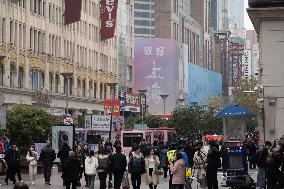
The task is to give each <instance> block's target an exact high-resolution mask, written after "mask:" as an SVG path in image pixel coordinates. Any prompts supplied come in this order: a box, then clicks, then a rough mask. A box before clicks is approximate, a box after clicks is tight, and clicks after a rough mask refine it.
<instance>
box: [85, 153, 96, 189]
mask: <svg viewBox="0 0 284 189" xmlns="http://www.w3.org/2000/svg"><path fill="white" fill-rule="evenodd" d="M98 167H99V163H98V159H97V158H96V157H95V156H94V151H91V152H90V153H89V155H88V156H87V157H86V159H85V173H86V175H87V185H89V186H90V189H94V183H95V177H96V173H97V168H98Z"/></svg>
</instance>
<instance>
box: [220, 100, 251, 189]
mask: <svg viewBox="0 0 284 189" xmlns="http://www.w3.org/2000/svg"><path fill="white" fill-rule="evenodd" d="M255 115H256V114H255V113H254V112H251V111H249V110H247V109H245V108H243V107H241V106H239V105H237V104H230V105H228V106H226V107H225V108H224V109H222V110H220V111H219V112H218V113H217V114H216V117H217V118H222V119H223V132H224V145H223V147H222V156H223V169H224V171H226V185H227V186H228V187H231V188H237V189H245V188H247V189H250V188H255V183H254V181H253V179H252V178H251V177H250V176H249V174H248V168H247V167H248V166H247V161H246V148H245V146H244V141H245V139H246V119H247V118H248V117H251V116H255Z"/></svg>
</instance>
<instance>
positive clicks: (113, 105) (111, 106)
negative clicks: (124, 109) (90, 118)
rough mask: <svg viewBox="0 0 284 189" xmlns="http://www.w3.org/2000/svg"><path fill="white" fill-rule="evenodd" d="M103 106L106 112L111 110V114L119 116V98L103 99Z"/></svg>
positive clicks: (108, 112)
mask: <svg viewBox="0 0 284 189" xmlns="http://www.w3.org/2000/svg"><path fill="white" fill-rule="evenodd" d="M104 108H105V110H106V111H107V114H110V113H111V112H112V115H114V116H120V100H119V99H106V100H104ZM111 110H112V111H111Z"/></svg>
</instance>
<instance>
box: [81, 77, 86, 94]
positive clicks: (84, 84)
mask: <svg viewBox="0 0 284 189" xmlns="http://www.w3.org/2000/svg"><path fill="white" fill-rule="evenodd" d="M82 96H83V97H86V81H85V80H83V82H82Z"/></svg>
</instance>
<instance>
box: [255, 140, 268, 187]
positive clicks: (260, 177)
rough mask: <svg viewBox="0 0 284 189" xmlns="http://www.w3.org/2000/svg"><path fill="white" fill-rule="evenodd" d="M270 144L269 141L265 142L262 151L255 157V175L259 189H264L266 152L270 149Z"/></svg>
mask: <svg viewBox="0 0 284 189" xmlns="http://www.w3.org/2000/svg"><path fill="white" fill-rule="evenodd" d="M271 146H272V144H271V142H270V141H266V142H265V143H264V146H263V149H262V150H261V151H260V152H259V154H258V157H257V166H258V173H257V186H258V187H259V188H260V189H264V188H265V180H266V176H265V162H266V160H267V157H268V154H269V152H268V150H269V149H270V148H271Z"/></svg>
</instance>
